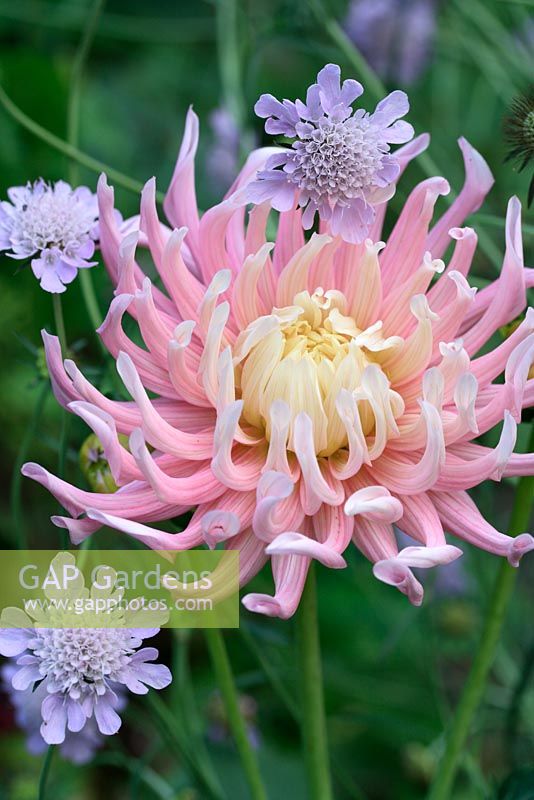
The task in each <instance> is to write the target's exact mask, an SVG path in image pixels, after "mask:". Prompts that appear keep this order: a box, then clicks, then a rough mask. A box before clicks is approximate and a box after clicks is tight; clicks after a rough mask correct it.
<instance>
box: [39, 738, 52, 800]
mask: <svg viewBox="0 0 534 800" xmlns="http://www.w3.org/2000/svg"><path fill="white" fill-rule="evenodd" d="M54 749H55V747H54V745H53V744H51V745H49V746H48V750H47V751H46V755H45V757H44V761H43V766H42V768H41V776H40V778H39V795H38V800H45V794H46V782H47V780H48V773H49V772H50V765H51V763H52V756H53V755H54Z"/></svg>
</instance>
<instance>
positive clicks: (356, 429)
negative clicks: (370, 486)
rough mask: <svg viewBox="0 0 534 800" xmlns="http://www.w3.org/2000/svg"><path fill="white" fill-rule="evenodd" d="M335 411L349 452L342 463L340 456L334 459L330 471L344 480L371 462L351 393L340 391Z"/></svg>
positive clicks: (354, 400) (344, 390)
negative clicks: (346, 440) (343, 431)
mask: <svg viewBox="0 0 534 800" xmlns="http://www.w3.org/2000/svg"><path fill="white" fill-rule="evenodd" d="M336 410H337V413H338V415H339V418H340V420H341V422H342V423H343V426H344V428H345V431H346V433H347V439H348V445H349V452H348V455H347V458H346V459H345V461H344V462H343V461H342V459H341V457H340V456H336V457H334V458H333V459H332V463H331V469H332V473H333V474H334V475H335V476H336V477H337V478H340V479H345V478H350V477H352V475H355V474H356V473H357V472H358V470H359V469H360V467H361V466H362V464H370V463H371V461H370V458H369V450H368V448H367V442H366V440H365V436H364V434H363V430H362V421H361V417H360V414H359V411H358V406H357V403H356V399H355V398H354V396H353V394H352V393H351V392H349V391H347V390H346V389H341V391H340V393H339V394H338V396H337V400H336ZM375 444H376V442H375Z"/></svg>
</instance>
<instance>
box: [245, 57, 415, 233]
mask: <svg viewBox="0 0 534 800" xmlns="http://www.w3.org/2000/svg"><path fill="white" fill-rule="evenodd" d="M340 76H341V70H340V68H339V67H338V66H337V65H336V64H327V65H326V67H324V68H323V69H322V70H321V71H320V72H319V74H318V75H317V83H314V84H313V85H312V86H310V88H309V89H308V92H307V95H306V103H305V104H304V103H302V102H301V101H300V100H296V101H295V102H292V101H290V100H284V101H283V103H281V102H280V101H279V100H276V98H275V97H273V96H272V95H270V94H263V95H262V96H261V97H260V99H259V100H258V102H257V103H256V105H255V107H254V108H255V111H256V114H257V115H258V116H259V117H263V118H266V119H267V122H266V123H265V130H266V131H267V133H272V134H282V135H283V136H286V137H288V138H290V139H294V141H293V143H292V146H291V149H289V148H280V151H279V152H278V153H275V154H273V155H272V156H271V157H270V158H269V160H268V161H267V163H266V165H265V169H264V170H261V171H259V172H258V175H257V180H256V181H255V182H253V183H252V184H251V186H250V188H249V198H250V200H251V201H252V202H254V203H263V202H264V201H266V200H270V201H271V205H272V207H273V208H275V209H276V210H277V211H289V210H290V209H292V208H294V207H295V205H296V204H297V203H298V205H299V206H301V207H302V208H304V209H305V210H304V214H303V218H302V224H303V226H304V228H306V229H309V228H311V226H312V225H313V221H314V218H315V214H316V212H319V216H320V217H321V219H322V220H323V221H324V222H329V223H330V229H331V231H332V233H333V234H334V235H337V234H339V235H340V236H341V237H342V238H343V239H344V240H345V241H347V242H351V243H353V244H356V243H359V242H362V241H363V240H364V239H365V238H366V236H367V235H368V232H369V229H370V226H371V225H372V223H373V220H374V218H375V211H374V206H376V205H378V204H380V203H384V202H385V201H386V200H389V198H390V197H392V195H393V194H394V192H395V183H394V182H395V180H396V179H397V177H398V176H399V172H400V166H399V163H398V161H397V159H396V158H395V156H394V155H392V154H391V153H390V146H389V145H390V144H391V143H395V144H400V143H402V142H408V141H409V140H410V139H411V138H412V137H413V134H414V131H413V128H412V126H411V125H410V124H409V123H408V122H404V121H402V120H400V119H399V118H400V117H403V116H404V115H405V114H407V112H408V109H409V103H408V98H407V96H406V94H405V93H404V92H400V91H395V92H392V93H391V94H390V95H388V96H387V97H385V98H384V99H383V100H381V101H380V103H379V104H378V105H377V107H376V109H375V111H374V113H373V114H369V113H367V112H366V111H364V109H362V108H358V109H356V111H353V109H352V103H353V102H354V100H356V98H357V97H359V96H360V95H361V94H362V93H363V87H362V85H361V84H360V83H358V81H354V80H346V81H343V84H342V85H341V84H340Z"/></svg>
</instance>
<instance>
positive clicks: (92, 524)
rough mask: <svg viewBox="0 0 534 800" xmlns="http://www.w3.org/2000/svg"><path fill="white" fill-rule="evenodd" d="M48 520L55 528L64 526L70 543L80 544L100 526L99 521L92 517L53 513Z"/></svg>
mask: <svg viewBox="0 0 534 800" xmlns="http://www.w3.org/2000/svg"><path fill="white" fill-rule="evenodd" d="M50 521H51V522H52V524H53V525H55V526H56V527H57V528H64V529H65V530H67V531H68V533H69V538H70V540H71V543H72V544H76V545H78V544H81V543H82V542H84V541H85V540H86V539H87V538H88V537H89V536H91V534H92V533H94V532H95V531H97V530H98V529H99V528H101V527H102V525H101V523H100V522H96V521H94V520H92V519H86V518H83V519H72V518H71V517H60V516H57V515H54V516H52V517H50Z"/></svg>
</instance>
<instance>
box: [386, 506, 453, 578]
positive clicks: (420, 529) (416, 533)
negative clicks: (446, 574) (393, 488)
mask: <svg viewBox="0 0 534 800" xmlns="http://www.w3.org/2000/svg"><path fill="white" fill-rule="evenodd" d="M401 503H402V509H403V514H402V519H401V520H399V525H398V527H399V528H400V529H401V530H402V531H403V532H404V533H405V534H407V535H408V536H411V537H412V538H413V539H416V540H417V541H418V542H421V543H422V544H424V545H426V547H427V548H431V549H433V548H436V547H443V546H444V545H446V544H447V543H446V540H445V534H444V532H443V526H442V524H441V521H440V518H439V515H438V512H437V511H436V508H435V506H434V504H433V502H432V500H431V495H430V494H413V495H410V496H409V497H408V496H404V497H402V500H401ZM411 566H415V565H413V564H412V565H411Z"/></svg>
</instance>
